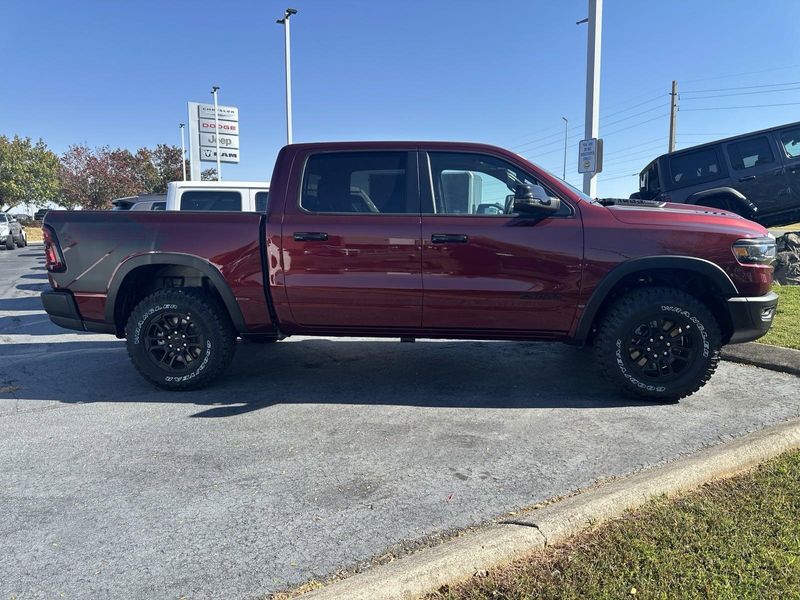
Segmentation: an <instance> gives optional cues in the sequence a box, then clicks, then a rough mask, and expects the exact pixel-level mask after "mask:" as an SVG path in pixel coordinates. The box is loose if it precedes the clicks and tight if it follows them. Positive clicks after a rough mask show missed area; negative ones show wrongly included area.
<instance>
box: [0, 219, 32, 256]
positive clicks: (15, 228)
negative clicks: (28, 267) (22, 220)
mask: <svg viewBox="0 0 800 600" xmlns="http://www.w3.org/2000/svg"><path fill="white" fill-rule="evenodd" d="M0 245H3V246H5V248H6V250H13V249H14V248H24V247H25V246H27V245H28V237H27V234H26V233H25V228H24V227H23V226H22V225H20V224H19V221H17V220H16V219H15V218H14V216H13V215H9V214H7V213H4V212H0Z"/></svg>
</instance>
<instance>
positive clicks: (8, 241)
mask: <svg viewBox="0 0 800 600" xmlns="http://www.w3.org/2000/svg"><path fill="white" fill-rule="evenodd" d="M15 247H16V245H15V244H14V236H13V235H11V234H10V233H9V234H8V237H7V238H6V250H13V249H14V248H15Z"/></svg>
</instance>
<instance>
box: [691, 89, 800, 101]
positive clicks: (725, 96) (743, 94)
mask: <svg viewBox="0 0 800 600" xmlns="http://www.w3.org/2000/svg"><path fill="white" fill-rule="evenodd" d="M794 90H800V87H788V88H781V89H777V90H759V91H755V92H732V93H730V94H713V95H710V96H691V97H689V98H684V97H683V94H685V93H687V92H684V93H683V94H681V99H682V100H705V99H706V98H728V97H729V96H750V95H752V94H770V93H772V92H792V91H794Z"/></svg>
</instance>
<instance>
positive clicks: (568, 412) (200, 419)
mask: <svg viewBox="0 0 800 600" xmlns="http://www.w3.org/2000/svg"><path fill="white" fill-rule="evenodd" d="M41 252H42V251H41V246H30V247H28V248H24V249H20V250H15V251H2V252H0V503H2V515H3V518H2V519H0V555H2V557H3V560H2V561H0V599H3V600H4V599H6V598H12V597H13V598H17V599H20V600H21V599H26V598H96V597H103V598H125V599H130V598H180V597H186V598H258V597H263V596H264V595H266V594H268V593H270V592H273V591H277V590H280V589H284V588H286V587H287V586H291V585H296V584H299V583H301V582H304V581H306V580H308V579H310V578H317V579H320V578H324V577H326V576H327V575H330V574H332V573H335V572H337V571H338V570H340V569H347V568H352V567H353V565H355V564H358V563H362V562H368V561H369V560H370V559H371V558H372V557H375V556H381V555H383V554H385V553H386V552H387V551H388V550H390V549H397V548H399V547H402V546H414V545H415V544H418V543H425V541H426V540H428V539H430V538H431V537H436V536H439V535H442V534H446V533H447V532H452V531H455V530H458V529H461V528H464V527H468V526H471V525H476V524H480V523H484V522H487V521H490V520H492V519H495V518H497V517H500V516H501V515H504V514H506V513H508V512H510V511H514V510H516V509H518V508H521V507H524V506H529V505H531V504H534V503H536V502H540V501H543V500H546V499H549V498H552V497H555V496H558V495H561V494H565V493H568V492H569V491H571V490H575V489H577V488H581V487H585V486H588V485H590V484H592V483H593V482H595V481H596V480H598V479H602V478H608V477H613V476H619V475H624V474H628V473H630V472H633V471H637V470H640V469H643V468H646V467H649V466H653V465H656V464H660V463H663V462H665V461H669V460H671V459H675V458H676V457H678V456H681V455H684V454H687V453H691V452H693V451H695V450H697V449H699V448H702V447H706V446H709V445H713V444H717V443H719V442H724V441H726V440H729V439H731V438H733V437H736V436H740V435H742V434H744V433H747V432H751V431H755V430H758V429H760V428H762V427H764V426H765V425H769V424H775V423H779V422H782V421H784V420H786V419H789V418H793V417H797V416H800V385H798V378H797V377H794V376H792V375H789V374H785V373H775V372H772V371H765V370H762V369H758V368H756V367H751V366H747V365H739V364H733V363H727V362H724V363H722V364H721V365H720V368H719V370H718V372H717V374H716V375H715V377H714V378H713V379H712V381H711V383H710V384H709V385H707V386H706V387H705V388H703V389H702V390H701V391H700V392H699V393H697V394H695V395H694V396H692V397H690V398H688V399H686V400H683V401H681V402H680V403H675V404H661V405H650V404H640V403H637V402H636V401H632V400H630V399H628V398H626V397H623V396H620V395H619V393H618V392H617V391H616V389H614V388H612V387H609V386H607V385H606V384H604V383H602V382H601V381H600V380H599V379H598V378H597V377H596V376H595V374H594V370H593V368H592V361H591V356H590V354H589V353H588V352H586V351H582V350H579V349H575V348H570V347H567V346H561V345H549V344H532V343H524V344H523V343H504V342H448V341H444V342H424V341H419V342H417V343H414V344H400V343H399V342H398V341H395V340H348V339H336V338H330V339H327V338H326V339H304V338H297V339H296V338H291V339H288V340H285V341H282V342H280V343H277V344H270V345H257V344H242V345H240V346H239V348H238V349H237V356H236V359H235V360H234V363H233V365H232V368H231V369H230V370H229V371H228V373H227V375H226V376H225V377H223V378H222V379H221V380H220V381H219V382H218V383H217V384H216V385H215V386H213V387H212V388H208V389H206V390H201V391H196V392H186V393H168V392H162V391H159V390H156V389H154V388H153V387H151V386H150V385H148V384H147V383H146V382H145V381H144V380H142V379H141V378H140V377H139V376H138V375H137V374H136V372H135V371H134V369H133V367H132V366H131V365H130V364H129V361H128V358H127V355H126V352H125V348H124V344H123V343H122V342H121V341H119V340H116V339H114V338H113V337H108V336H100V335H93V334H80V333H76V332H68V331H65V330H60V329H59V328H57V327H55V326H53V325H52V324H50V323H49V321H48V320H47V318H46V316H45V315H44V314H43V313H42V311H41V306H40V304H39V300H38V292H39V291H40V290H41V289H42V287H43V286H45V285H46V277H45V271H44V269H43V261H42V257H41Z"/></svg>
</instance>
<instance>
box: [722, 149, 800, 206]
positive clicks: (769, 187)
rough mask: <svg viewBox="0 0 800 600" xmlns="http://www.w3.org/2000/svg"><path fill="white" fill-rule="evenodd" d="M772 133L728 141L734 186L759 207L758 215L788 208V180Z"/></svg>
mask: <svg viewBox="0 0 800 600" xmlns="http://www.w3.org/2000/svg"><path fill="white" fill-rule="evenodd" d="M774 149H775V143H774V141H773V140H772V138H771V136H769V135H759V136H754V137H751V138H746V139H744V140H740V141H737V142H731V143H730V144H727V147H726V150H727V152H728V158H729V159H730V163H731V179H733V186H734V187H735V188H736V189H737V190H739V191H740V192H741V193H742V194H744V196H745V198H747V199H748V200H749V201H750V202H752V203H753V204H754V205H755V206H757V207H758V216H760V215H764V214H769V213H773V212H776V211H781V210H785V209H786V208H788V207H787V206H786V204H787V202H790V201H791V198H790V197H789V188H788V182H787V180H786V174H785V173H784V168H783V164H782V163H781V161H780V159H779V157H778V156H777V154H776V152H774Z"/></svg>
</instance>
